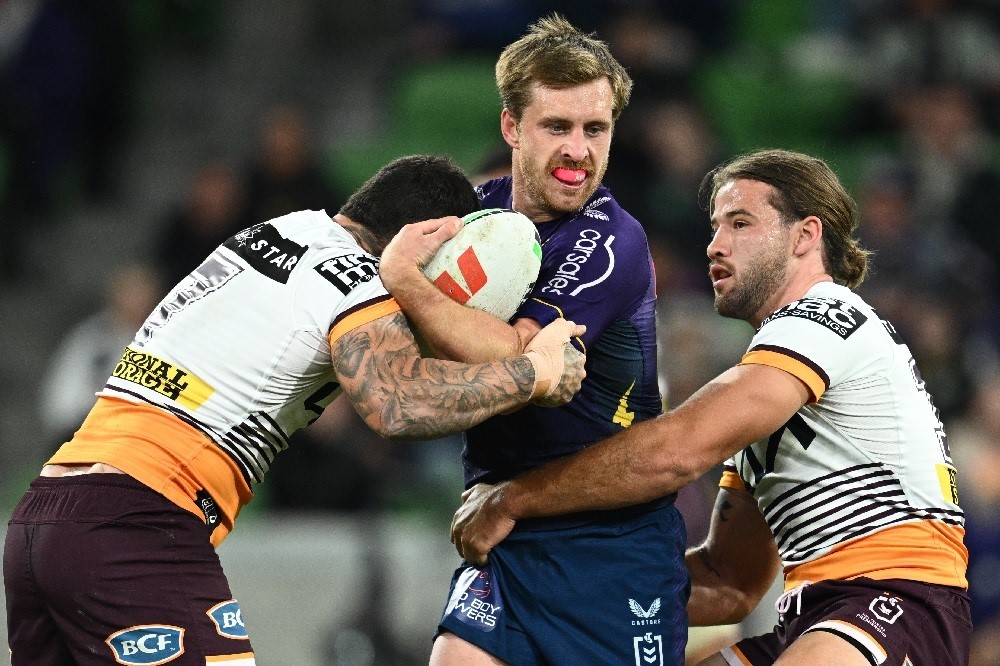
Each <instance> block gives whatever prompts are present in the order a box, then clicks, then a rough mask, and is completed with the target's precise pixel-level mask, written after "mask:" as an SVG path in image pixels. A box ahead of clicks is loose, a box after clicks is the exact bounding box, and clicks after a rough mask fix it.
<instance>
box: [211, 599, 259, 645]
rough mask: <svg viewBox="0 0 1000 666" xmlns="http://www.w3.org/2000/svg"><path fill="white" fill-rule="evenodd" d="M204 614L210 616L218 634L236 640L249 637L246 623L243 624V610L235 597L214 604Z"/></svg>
mask: <svg viewBox="0 0 1000 666" xmlns="http://www.w3.org/2000/svg"><path fill="white" fill-rule="evenodd" d="M205 614H206V615H208V617H209V618H211V620H212V623H213V624H215V630H216V631H217V632H218V633H219V635H220V636H223V637H225V638H232V639H236V640H246V639H247V638H248V637H249V636H248V634H247V628H246V625H244V624H243V612H242V611H241V610H240V604H239V602H237V601H236V600H235V599H230V600H229V601H223V602H222V603H221V604H216V605H215V606H212V607H211V608H209V609H208V610H207V611H205Z"/></svg>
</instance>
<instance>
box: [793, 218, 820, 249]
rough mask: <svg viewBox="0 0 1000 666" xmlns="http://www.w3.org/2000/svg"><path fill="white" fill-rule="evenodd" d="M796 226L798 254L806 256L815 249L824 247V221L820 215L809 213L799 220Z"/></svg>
mask: <svg viewBox="0 0 1000 666" xmlns="http://www.w3.org/2000/svg"><path fill="white" fill-rule="evenodd" d="M796 227H797V231H796V233H797V237H796V239H795V254H796V255H797V256H800V257H802V256H805V255H806V254H807V253H808V252H810V251H811V250H813V249H822V247H821V245H822V243H823V222H822V221H820V219H819V218H818V217H816V216H815V215H809V216H808V217H805V218H803V219H801V220H799V222H798V224H796Z"/></svg>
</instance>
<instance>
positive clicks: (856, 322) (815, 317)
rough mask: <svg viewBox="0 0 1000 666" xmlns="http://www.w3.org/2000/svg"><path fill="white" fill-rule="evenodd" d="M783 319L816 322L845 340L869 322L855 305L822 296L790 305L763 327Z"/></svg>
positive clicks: (769, 318) (808, 298) (811, 297)
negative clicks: (795, 318)
mask: <svg viewBox="0 0 1000 666" xmlns="http://www.w3.org/2000/svg"><path fill="white" fill-rule="evenodd" d="M781 317H800V318H803V319H808V320H810V321H814V322H816V323H817V324H822V325H823V326H826V327H827V328H828V329H830V330H831V331H833V332H834V333H836V334H837V335H839V336H840V337H841V338H843V339H844V340H846V339H847V338H849V337H851V335H852V334H853V333H854V331H856V330H858V329H859V328H860V327H861V325H862V324H864V323H865V322H866V321H868V317H867V316H866V315H865V314H864V313H863V312H861V311H860V310H858V309H857V308H856V307H854V306H853V305H850V304H848V303H845V302H843V301H838V300H837V299H835V298H826V297H821V296H810V297H807V298H803V299H801V300H798V301H795V302H794V303H789V304H788V305H786V306H785V307H783V308H780V309H779V310H777V311H776V312H775V313H774V314H772V315H771V316H770V317H768V318H767V319H765V320H764V323H763V324H761V326H762V327H763V326H764V325H766V324H767V323H768V322H770V321H773V320H775V319H780V318H781Z"/></svg>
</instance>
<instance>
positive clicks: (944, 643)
mask: <svg viewBox="0 0 1000 666" xmlns="http://www.w3.org/2000/svg"><path fill="white" fill-rule="evenodd" d="M779 611H783V612H780V614H779V618H778V624H777V626H775V628H774V631H773V632H771V633H769V634H764V635H763V636H755V637H754V638H747V639H744V640H742V641H740V642H739V643H737V644H736V645H735V646H734V647H733V648H730V650H729V651H723V654H724V656H725V657H726V658H727V660H728V661H729V662H730V663H732V664H747V665H748V666H765V665H767V664H773V663H774V662H775V660H776V659H777V658H778V657H779V656H780V655H781V653H782V652H784V650H785V648H787V647H788V646H789V645H791V643H792V642H793V641H795V639H797V638H798V637H799V636H801V635H802V634H804V633H806V632H810V631H826V632H829V633H832V634H835V635H837V636H839V637H840V638H843V639H844V640H845V641H847V643H849V644H851V645H852V646H854V648H855V649H856V650H858V651H859V652H860V653H861V654H863V655H864V656H865V657H866V658H867V659H868V661H869V662H871V664H872V665H873V666H878V665H879V664H886V665H890V664H891V666H899V665H900V664H910V663H912V664H933V665H934V666H965V665H966V664H968V662H969V643H970V641H971V638H972V620H971V619H970V617H969V597H968V595H967V594H966V593H965V591H964V590H960V589H958V588H954V587H947V586H944V585H931V584H929V583H918V582H916V581H911V580H898V579H893V580H872V579H870V578H854V579H852V580H830V581H823V582H820V583H813V584H811V585H807V586H805V587H804V588H802V589H801V594H800V595H799V596H796V595H793V594H786V595H785V596H783V597H782V599H780V600H779ZM727 652H730V653H729V654H727Z"/></svg>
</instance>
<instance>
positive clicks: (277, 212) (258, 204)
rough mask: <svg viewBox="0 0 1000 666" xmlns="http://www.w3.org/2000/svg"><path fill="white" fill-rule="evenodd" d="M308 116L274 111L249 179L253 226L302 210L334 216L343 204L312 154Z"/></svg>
mask: <svg viewBox="0 0 1000 666" xmlns="http://www.w3.org/2000/svg"><path fill="white" fill-rule="evenodd" d="M309 146H310V143H309V131H308V128H307V126H306V118H305V114H304V113H303V112H302V110H301V109H299V108H298V107H296V106H294V105H291V104H285V105H280V106H276V107H274V108H272V109H271V110H270V111H269V112H268V113H267V117H266V119H265V123H264V128H263V132H262V133H261V146H260V152H259V153H258V155H257V157H256V159H255V160H254V162H253V164H252V166H251V167H250V169H249V171H248V173H247V176H246V181H245V184H246V192H247V211H246V215H247V217H248V219H249V222H250V223H251V224H256V223H257V222H264V221H266V220H270V219H272V218H275V217H279V216H281V215H287V214H288V213H291V212H293V211H298V210H326V211H327V212H328V213H330V214H333V213H335V212H336V211H337V210H339V209H340V204H341V203H342V202H341V201H339V200H338V197H337V196H336V195H335V194H334V192H333V190H332V188H331V187H329V186H328V185H327V183H326V181H324V179H323V176H322V171H321V169H320V167H319V165H318V164H317V162H316V161H315V160H314V157H313V155H312V153H311V151H310V148H309Z"/></svg>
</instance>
